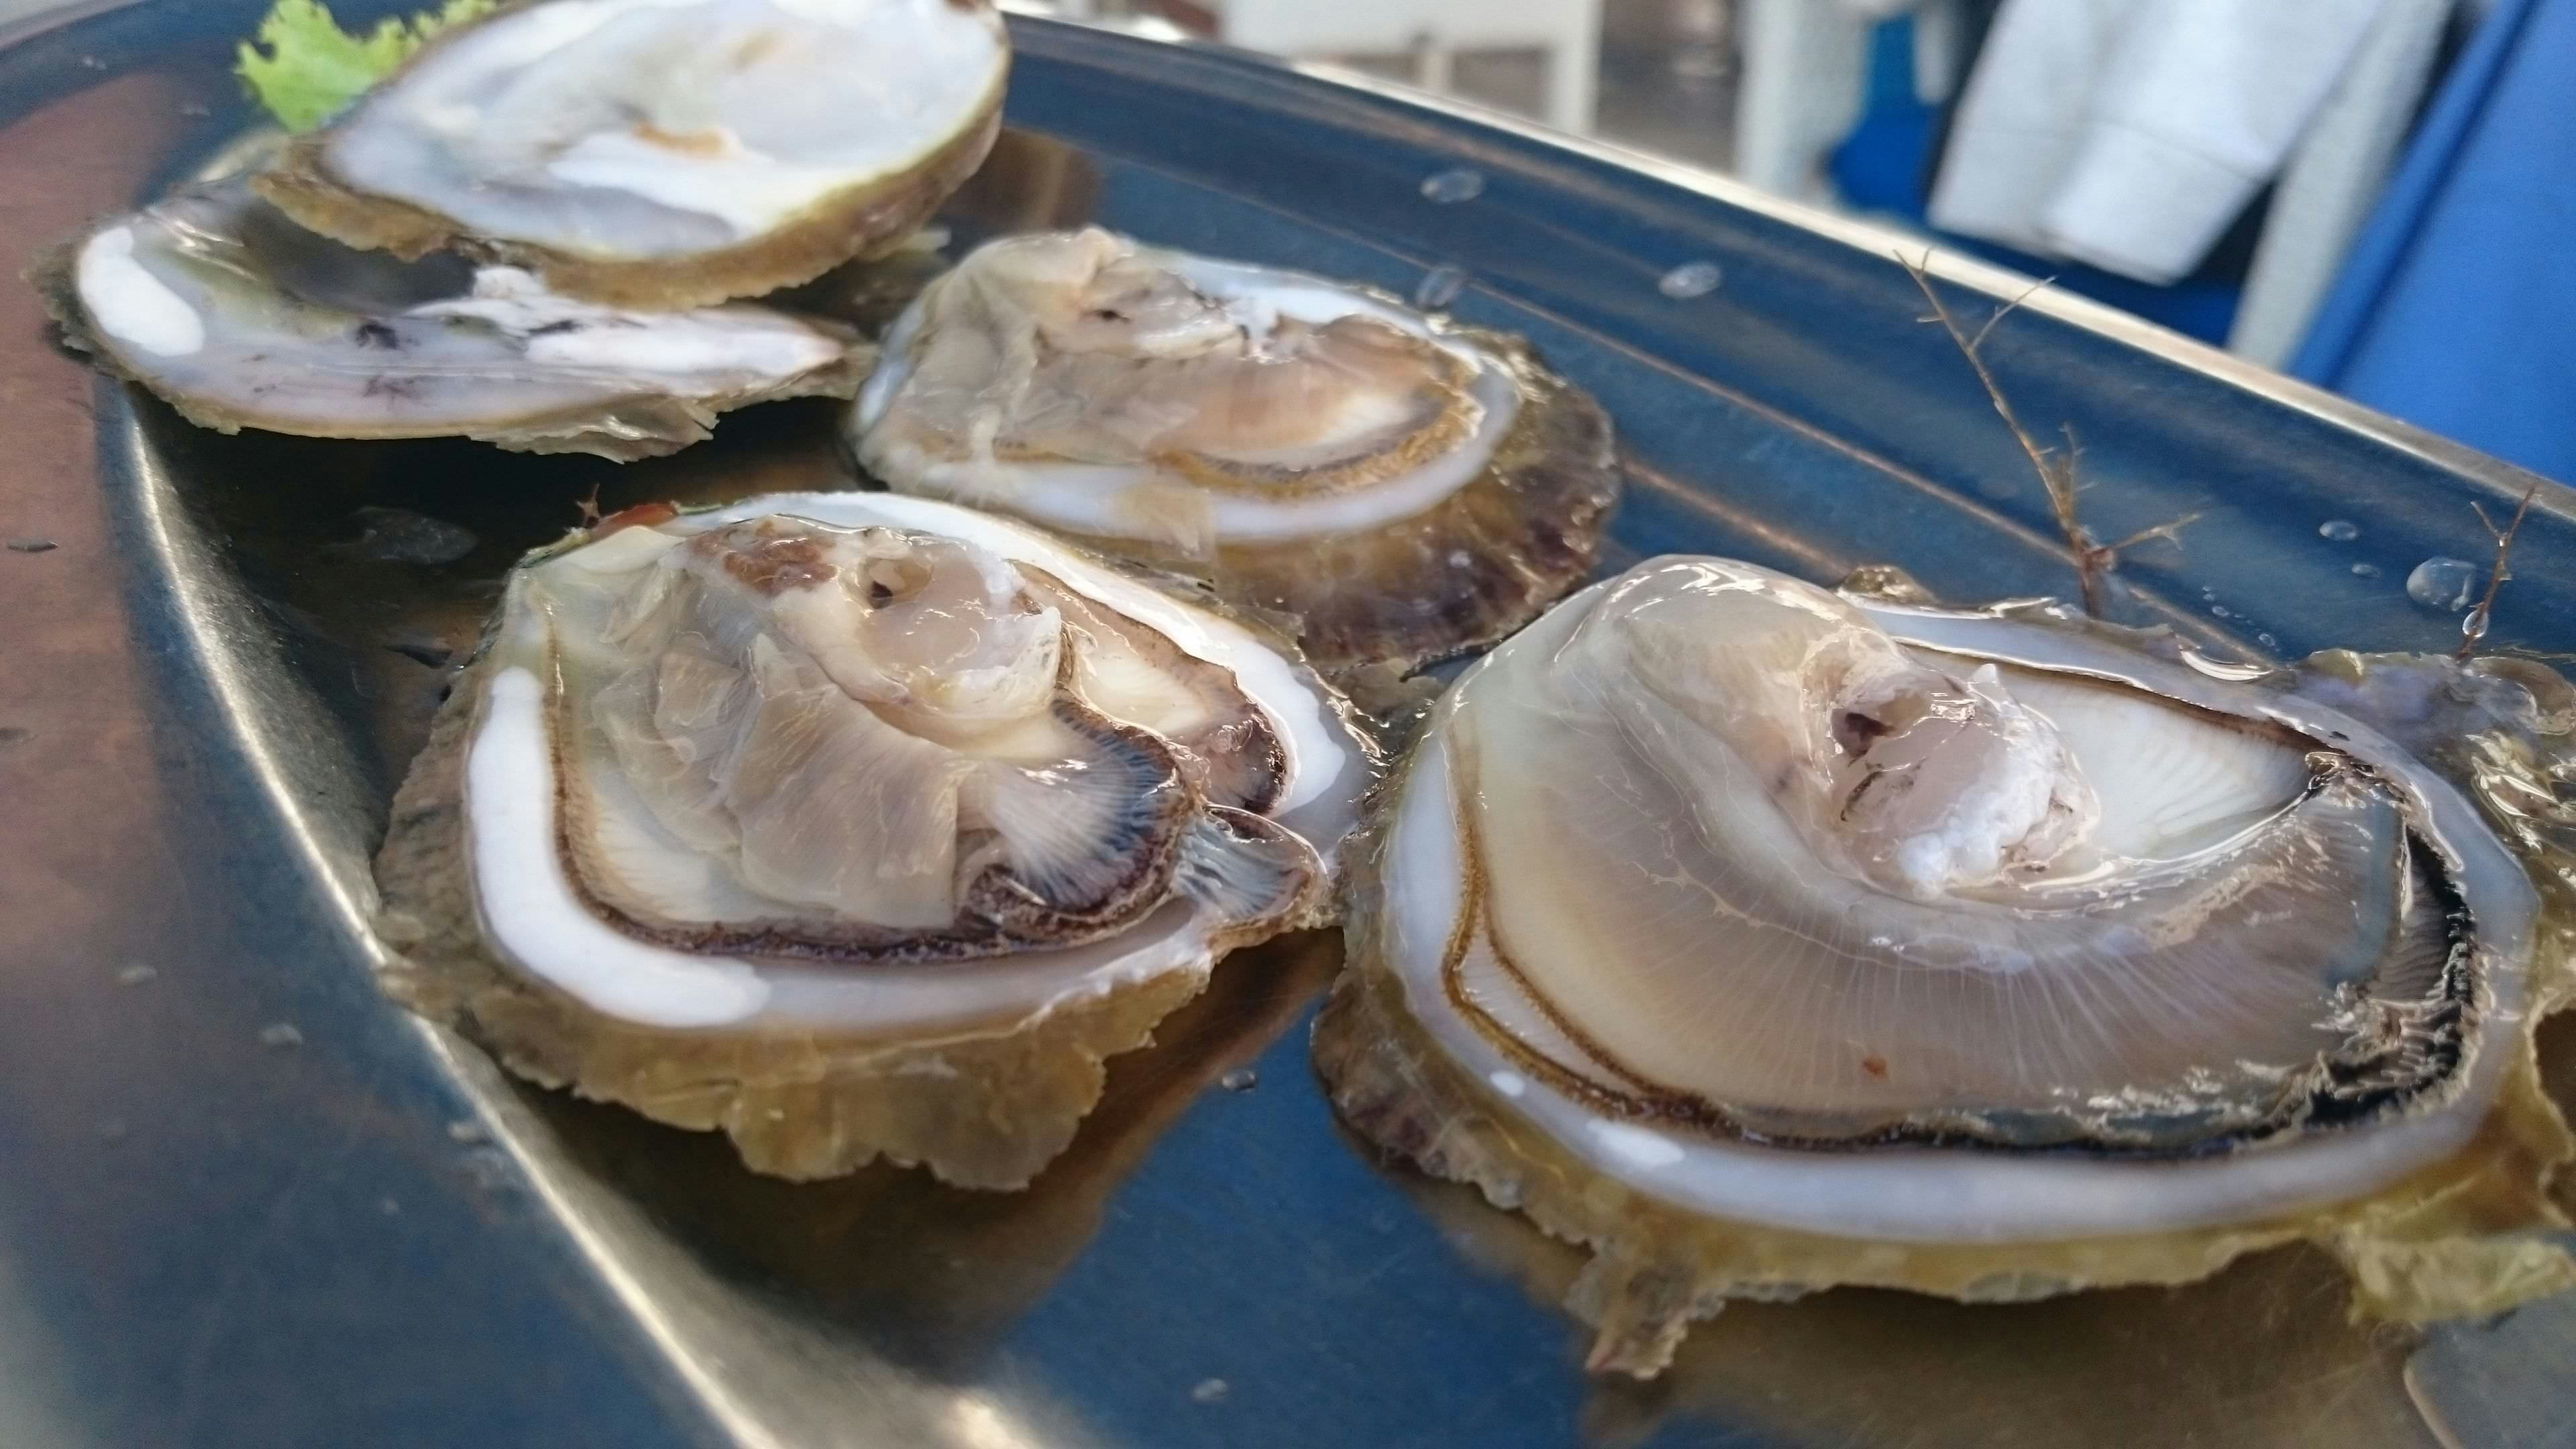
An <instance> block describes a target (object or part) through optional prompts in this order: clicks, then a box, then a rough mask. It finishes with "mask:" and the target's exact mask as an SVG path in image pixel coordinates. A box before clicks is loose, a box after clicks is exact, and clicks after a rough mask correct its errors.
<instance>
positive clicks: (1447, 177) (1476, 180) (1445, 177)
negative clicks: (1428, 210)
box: [1422, 166, 1485, 205]
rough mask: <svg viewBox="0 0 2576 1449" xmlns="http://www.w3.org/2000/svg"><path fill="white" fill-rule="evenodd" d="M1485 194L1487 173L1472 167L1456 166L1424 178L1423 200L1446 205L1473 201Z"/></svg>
mask: <svg viewBox="0 0 2576 1449" xmlns="http://www.w3.org/2000/svg"><path fill="white" fill-rule="evenodd" d="M1484 194H1485V173H1484V172H1482V171H1478V170H1476V169H1475V168H1474V167H1472V166H1455V167H1452V168H1450V169H1449V170H1447V171H1434V172H1433V173H1431V174H1430V175H1428V176H1425V177H1423V178H1422V199H1423V200H1425V201H1437V202H1440V203H1442V204H1443V205H1446V204H1448V203H1450V202H1454V201H1473V200H1475V199H1476V198H1477V197H1479V196H1482V195H1484Z"/></svg>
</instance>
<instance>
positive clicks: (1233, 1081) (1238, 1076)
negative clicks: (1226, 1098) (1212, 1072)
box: [1216, 1067, 1261, 1092]
mask: <svg viewBox="0 0 2576 1449" xmlns="http://www.w3.org/2000/svg"><path fill="white" fill-rule="evenodd" d="M1260 1081H1261V1074H1260V1073H1259V1072H1256V1071H1254V1070H1253V1069H1252V1068H1250V1067H1237V1068H1235V1069H1234V1070H1233V1071H1230V1072H1228V1073H1226V1074H1225V1075H1224V1076H1222V1077H1219V1078H1217V1079H1216V1084H1217V1085H1218V1086H1220V1087H1223V1088H1225V1089H1226V1090H1227V1091H1229V1092H1249V1091H1251V1090H1252V1089H1253V1088H1254V1087H1255V1086H1257V1085H1259V1084H1260Z"/></svg>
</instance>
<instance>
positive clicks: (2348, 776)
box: [1316, 558, 2576, 1374]
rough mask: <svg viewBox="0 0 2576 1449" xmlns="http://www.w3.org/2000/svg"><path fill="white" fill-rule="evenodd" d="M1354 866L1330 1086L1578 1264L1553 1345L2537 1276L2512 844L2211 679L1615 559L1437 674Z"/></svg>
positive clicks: (1617, 1347)
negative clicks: (1739, 1319) (1428, 705)
mask: <svg viewBox="0 0 2576 1449" xmlns="http://www.w3.org/2000/svg"><path fill="white" fill-rule="evenodd" d="M2438 667H2450V666H2448V664H2447V661H2445V662H2442V664H2441V665H2440V666H2438ZM2230 675H2233V676H2235V677H2225V676H2230ZM2562 729H2563V725H2562ZM2552 748H2559V749H2563V748H2564V742H2563V741H2561V742H2560V743H2559V744H2558V745H2557V746H2554V747H2552ZM1358 856H1359V861H1360V864H1359V865H1358V867H1357V868H1356V870H1355V872H1354V878H1353V882H1352V892H1351V894H1352V903H1351V916H1352V927H1351V929H1352V931H1353V945H1352V959H1353V962H1354V966H1355V969H1354V970H1353V971H1352V972H1351V973H1350V974H1348V975H1346V977H1345V978H1344V979H1343V981H1342V982H1341V983H1340V984H1339V985H1338V986H1337V988H1336V992H1335V996H1334V999H1333V1001H1332V1003H1331V1005H1330V1006H1329V1007H1328V1009H1327V1011H1326V1013H1325V1015H1324V1017H1323V1018H1322V1020H1321V1022H1320V1024H1319V1026H1318V1028H1317V1031H1316V1051H1317V1056H1318V1062H1319V1065H1320V1066H1321V1068H1322V1070H1323V1072H1324V1075H1325V1076H1326V1078H1327V1080H1328V1081H1329V1083H1330V1084H1331V1087H1332V1090H1333V1093H1334V1097H1335V1100H1336V1102H1337V1104H1338V1106H1339V1107H1340V1109H1341V1111H1342V1112H1343V1114H1344V1115H1345V1116H1346V1117H1347V1118H1348V1119H1349V1120H1350V1121H1352V1122H1353V1123H1354V1124H1355V1125H1356V1126H1358V1127H1359V1129H1360V1130H1361V1131H1362V1132H1364V1133H1365V1134H1367V1135H1369V1136H1371V1137H1373V1138H1375V1139H1376V1140H1378V1141H1379V1142H1381V1143H1383V1144H1385V1145H1386V1146H1388V1147H1389V1148H1391V1149H1393V1150H1395V1151H1397V1152H1398V1153H1400V1154H1402V1155H1405V1156H1407V1157H1410V1158H1411V1159H1412V1160H1414V1161H1415V1162H1416V1163H1418V1164H1419V1165H1421V1166H1422V1167H1424V1168H1426V1169H1427V1170H1429V1171H1431V1172H1434V1173H1436V1174H1439V1175H1442V1176H1447V1177H1452V1178H1457V1179H1461V1180H1465V1181H1470V1182H1473V1183H1475V1184H1477V1185H1478V1186H1479V1187H1480V1188H1482V1189H1483V1191H1484V1192H1485V1194H1486V1195H1487V1196H1488V1197H1489V1198H1490V1199H1492V1200H1493V1201H1494V1202H1495V1203H1497V1204H1500V1205H1503V1206H1507V1207H1518V1208H1519V1209H1521V1210H1523V1211H1525V1212H1527V1213H1528V1214H1530V1215H1531V1217H1532V1218H1533V1219H1535V1220H1536V1221H1537V1222H1538V1223H1539V1224H1540V1225H1541V1226H1542V1227H1545V1228H1546V1229H1547V1230H1548V1231H1550V1232H1552V1233H1555V1234H1557V1235H1559V1236H1561V1237H1565V1238H1569V1239H1571V1240H1573V1241H1576V1242H1579V1243H1583V1244H1585V1245H1588V1246H1589V1247H1591V1248H1592V1250H1593V1252H1594V1254H1595V1258H1594V1263H1593V1267H1592V1270H1591V1271H1590V1273H1589V1274H1588V1276H1587V1281H1586V1282H1585V1284H1584V1285H1582V1287H1581V1288H1580V1289H1579V1291H1578V1292H1577V1293H1575V1294H1574V1295H1573V1301H1574V1302H1575V1303H1576V1304H1577V1306H1578V1308H1579V1309H1580V1310H1581V1311H1583V1312H1584V1313H1585V1314H1586V1316H1587V1317H1589V1318H1591V1319H1593V1320H1594V1321H1595V1322H1596V1323H1597V1325H1598V1327H1599V1331H1600V1338H1599V1341H1598V1345H1597V1347H1596V1349H1595V1354H1594V1361H1595V1365H1596V1366H1597V1367H1608V1368H1617V1369H1623V1370H1626V1371H1629V1372H1633V1373H1639V1374H1646V1373H1652V1372H1655V1371H1656V1370H1657V1369H1658V1368H1660V1366H1661V1364H1662V1363H1663V1362H1664V1361H1665V1359H1667V1358H1668V1357H1669V1355H1670V1353H1671V1349H1672V1345H1673V1344H1674V1343H1675V1342H1676V1341H1678V1339H1679V1337H1680V1335H1681V1333H1682V1331H1683V1329H1684V1327H1685V1325H1686V1324H1687V1322H1688V1321H1689V1319H1690V1318H1691V1317H1693V1316H1695V1315H1704V1314H1706V1313H1709V1312H1713V1311H1715V1309H1716V1308H1717V1307H1718V1306H1719V1305H1720V1304H1721V1303H1722V1302H1723V1301H1724V1300H1725V1299H1727V1298H1729V1297H1777V1296H1781V1295H1783V1294H1794V1293H1798V1292H1804V1291H1808V1290H1812V1289H1818V1288H1825V1287H1831V1286H1834V1285H1837V1284H1863V1285H1877V1286H1887V1287H1900V1288H1911V1289H1916V1290H1920V1291H1925V1292H1931V1293H1937V1294H1943V1295H1947V1296H1952V1297H1959V1298H1967V1299H1977V1300H1991V1299H2009V1298H2022V1297H2031V1296H2037V1295H2044V1294H2049V1293H2056V1292H2064V1291H2068V1290H2071V1289H2075V1288H2081V1287H2087V1286H2096V1285H2110V1284H2120V1283H2135V1282H2178V1281H2186V1280H2189V1279H2192V1278H2197V1277H2201V1276H2205V1275H2207V1274H2208V1273H2211V1272H2214V1271H2216V1270H2217V1269H2218V1268H2219V1267H2221V1266H2223V1265H2224V1264H2225V1263H2226V1262H2228V1261H2229V1260H2230V1259H2232V1258H2234V1257H2236V1256H2238V1255H2240V1254H2242V1253H2245V1252H2248V1251H2251V1250H2254V1249H2257V1248H2261V1247H2266V1246H2270V1245H2272V1244H2276V1243H2281V1242H2286V1241H2292V1240H2298V1239H2306V1240H2309V1241H2313V1242H2316V1243H2318V1244H2320V1245H2322V1246H2324V1247H2326V1248H2327V1249H2328V1250H2329V1251H2331V1252H2333V1253H2335V1254H2336V1255H2337V1256H2338V1257H2339V1258H2341V1259H2342V1260H2343V1261H2344V1262H2345V1263H2346V1264H2347V1266H2348V1267H2350V1268H2351V1270H2352V1271H2353V1274H2354V1277H2355V1279H2356V1282H2357V1285H2358V1288H2359V1292H2360V1301H2362V1302H2363V1303H2365V1304H2367V1305H2369V1306H2371V1307H2373V1308H2374V1309H2376V1310H2377V1311H2380V1312H2383V1313H2387V1314H2391V1315H2395V1316H2401V1317H2429V1316H2441V1315H2448V1314H2460V1313H2473V1312H2482V1311H2492V1310H2494V1309H2497V1308H2501V1307H2504V1306H2506V1305H2509V1304H2510V1303H2513V1302H2516V1301H2520V1300H2521V1299H2523V1298H2526V1297H2529V1296H2533V1295H2535V1294H2539V1293H2544V1292H2549V1291H2554V1290H2555V1289H2557V1288H2561V1287H2565V1286H2568V1285H2570V1284H2571V1283H2576V1267H2572V1266H2571V1260H2570V1258H2569V1256H2568V1254H2567V1253H2566V1251H2565V1250H2564V1248H2563V1246H2561V1245H2557V1244H2552V1243H2550V1242H2549V1241H2547V1240H2546V1238H2545V1237H2544V1236H2542V1234H2543V1233H2544V1232H2545V1230H2548V1229H2552V1228H2560V1227H2564V1226H2565V1224H2564V1220H2563V1218H2562V1217H2561V1216H2560V1214H2559V1212H2558V1211H2557V1209H2556V1208H2554V1207H2553V1206H2552V1205H2551V1203H2550V1201H2549V1198H2548V1196H2547V1192H2546V1187H2547V1184H2548V1182H2549V1180H2550V1178H2551V1177H2552V1175H2553V1174H2554V1173H2555V1172H2556V1171H2557V1169H2558V1167H2559V1166H2560V1164H2562V1163H2563V1162H2564V1161H2565V1160H2566V1159H2567V1157H2568V1156H2569V1154H2570V1149H2571V1143H2570V1139H2569V1137H2568V1134H2567V1130H2566V1128H2565V1126H2564V1124H2563V1122H2562V1121H2561V1119H2560V1117H2559V1114H2558V1112H2557V1111H2556V1109H2555V1108H2554V1107H2553V1106H2551V1105H2550V1103H2549V1102H2548V1100H2547V1099H2546V1098H2545V1097H2544V1096H2542V1095H2541V1093H2540V1090H2539V1086H2538V1078H2537V1070H2536V1066H2535V1060H2534V1049H2533V1035H2532V1033H2533V1028H2534V1023H2535V1022H2536V1020H2537V1018H2538V1017H2539V1016H2540V1015H2541V1014H2542V1013H2543V1012H2545V1011H2546V1010H2548V1009H2549V1008H2550V1007H2552V1006H2554V1005H2556V1004H2558V1002H2559V1001H2560V1000H2562V999H2563V997H2564V995H2565V991H2566V984H2567V983H2566V980H2565V978H2566V976H2567V974H2568V966H2567V963H2566V961H2565V960H2564V959H2563V958H2564V947H2563V941H2562V939H2561V937H2560V935H2559V934H2557V932H2556V931H2555V930H2551V931H2544V929H2543V923H2542V918H2541V909H2542V901H2541V897H2540V895H2539V893H2537V892H2536V891H2535V888H2534V885H2533V879H2532V876H2531V875H2529V874H2526V862H2525V859H2523V858H2519V857H2518V854H2517V851H2516V850H2515V849H2513V848H2510V847H2509V846H2508V844H2507V843H2506V842H2505V841H2503V840H2501V839H2500V838H2499V837H2498V835H2497V833H2496V832H2495V831H2494V830H2493V829H2491V828H2490V826H2489V824H2488V822H2487V820H2486V819H2484V818H2482V816H2481V814H2480V811H2479V809H2478V806H2477V805H2476V804H2474V803H2472V800H2471V799H2470V798H2469V796H2467V795H2465V794H2464V793H2463V792H2462V790H2461V789H2460V788H2458V787H2457V786H2456V785H2455V784H2454V783H2453V781H2452V780H2450V779H2447V778H2445V777H2444V774H2443V773H2442V772H2441V771H2438V770H2436V769H2434V768H2432V767H2430V766H2428V765H2427V764H2426V763H2424V761H2422V760H2421V759H2419V758H2418V757H2417V755H2416V754H2415V753H2413V752H2412V751H2410V750H2409V749H2408V748H2406V747H2404V746H2403V745H2401V744H2399V743H2397V742H2396V741H2394V740H2392V739H2391V738H2390V737H2389V736H2388V735H2386V734H2384V733H2382V732H2380V731H2378V730H2375V729H2373V728H2372V727H2371V726H2370V725H2368V724H2366V723H2364V722H2363V721H2362V720H2360V719H2358V718H2355V717H2353V716H2352V715H2350V714H2347V713H2345V712H2342V711H2340V710H2337V709H2335V708H2332V707H2330V706H2329V705H2326V704H2323V703H2320V702H2318V700H2317V699H2316V698H2314V697H2311V696H2304V695H2300V694H2297V693H2293V692H2290V691H2288V690H2285V689H2283V688H2281V687H2279V686H2278V685H2277V684H2276V683H2258V682H2254V681H2249V680H2247V679H2245V678H2244V677H2243V671H2237V670H2226V669H2216V668H2200V667H2195V665H2194V662H2193V658H2192V657H2191V656H2188V655H2186V654H2183V653H2181V652H2180V651H2171V650H2168V651H2164V652H2162V653H2159V652H2157V651H2155V650H2151V649H2147V648H2143V647H2140V646H2139V645H2138V644H2137V642H2136V641H2135V640H2134V639H2131V638H2128V637H2124V636H2121V635H2118V634H2116V633H2114V632H2113V631H2109V630H2106V629H2100V628H2096V627H2093V626H2089V625H2086V624H2083V623H2081V622H2077V621H2072V620H2069V619H2066V618H2063V617H2058V616H2054V615H2049V614H2046V613H2044V612H2042V611H2037V610H2034V609H2028V608H2024V609H2001V610H1995V611H1984V612H1956V611H1944V610H1940V609H1936V608H1930V607H1925V606H1921V605H1903V604H1895V603H1889V602H1883V601H1881V602H1873V601H1866V600H1859V599H1854V598H1850V597H1845V596H1840V595H1836V594H1833V593H1829V592H1826V591H1824V590H1821V589H1818V588H1815V587H1813V586H1811V585H1808V584H1805V583H1801V582H1799V581H1796V580H1794V579H1790V578H1788V577H1786V576H1783V575H1779V574H1775V573H1772V572H1770V571H1768V570H1764V569H1760V568H1757V567H1753V566H1750V565H1745V564H1738V563H1732V562H1728V561H1724V560H1716V559H1702V558H1668V559H1660V560H1654V561H1650V562H1649V563H1647V564H1644V565H1641V566H1639V567H1638V568H1637V569H1635V570H1633V571H1631V572H1630V573H1628V574H1626V575H1623V576H1621V577H1620V578H1618V579H1615V580H1612V581H1610V582H1608V583H1605V584H1601V585H1597V586H1595V587H1594V588H1592V589H1589V590H1587V591H1585V592H1584V593H1582V594H1579V595H1577V596H1575V597H1574V598H1572V599H1570V600H1568V601H1566V602H1565V603H1564V604H1562V605H1560V606H1558V607H1557V608H1556V609H1554V610H1552V611H1551V612H1550V613H1549V614H1548V615H1547V616H1546V617H1545V618H1544V619H1542V620H1541V621H1540V622H1539V623H1537V624H1536V625H1533V626H1532V627H1531V628H1530V629H1528V630H1526V631H1524V632H1523V633H1522V634H1520V635H1519V636H1517V637H1515V638H1514V639H1512V640H1511V641H1509V642H1508V643H1506V644H1504V645H1503V646H1502V647H1500V648H1499V649H1497V650H1496V651H1495V652H1494V653H1493V654H1491V655H1489V656H1488V657H1487V658H1486V659H1485V660H1483V661H1481V662H1480V663H1479V664H1478V665H1477V666H1476V667H1475V668H1474V669H1473V670H1471V671H1470V672H1469V673H1468V674H1467V675H1466V676H1465V677H1464V678H1463V679H1462V680H1460V681H1459V683H1458V684H1457V685H1455V686H1454V687H1453V688H1452V689H1451V690H1450V691H1449V693H1448V694H1447V695H1446V696H1444V698H1443V699H1442V701H1441V703H1440V704H1439V705H1438V706H1437V707H1436V708H1435V710H1434V711H1433V715H1432V718H1431V720H1430V723H1429V725H1428V727H1427V728H1426V731H1425V733H1424V736H1423V738H1422V740H1421V741H1420V743H1419V744H1418V745H1417V746H1416V748H1415V750H1414V752H1413V754H1412V755H1411V757H1410V758H1409V759H1408V761H1407V762H1406V764H1405V766H1404V767H1403V770H1402V773H1401V775H1400V776H1399V778H1398V779H1397V780H1396V781H1395V782H1394V783H1393V784H1391V785H1390V787H1389V788H1388V790H1387V792H1386V793H1385V795H1384V796H1383V799H1382V803H1381V805H1380V807H1379V809H1378V812H1377V814H1376V815H1375V816H1374V817H1373V820H1372V825H1371V828H1370V832H1369V834H1368V835H1367V837H1366V844H1365V846H1364V847H1361V848H1360V849H1359V851H1358Z"/></svg>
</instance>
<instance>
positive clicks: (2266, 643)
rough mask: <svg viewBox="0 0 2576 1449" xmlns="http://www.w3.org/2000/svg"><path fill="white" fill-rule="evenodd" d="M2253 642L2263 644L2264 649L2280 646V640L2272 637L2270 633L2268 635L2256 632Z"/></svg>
mask: <svg viewBox="0 0 2576 1449" xmlns="http://www.w3.org/2000/svg"><path fill="white" fill-rule="evenodd" d="M2254 642H2255V643H2257V644H2260V645H2262V646H2263V647H2264V648H2266V649H2278V648H2280V647H2281V641H2280V640H2278V639H2275V638H2273V637H2272V636H2271V635H2269V634H2257V635H2255V636H2254Z"/></svg>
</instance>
